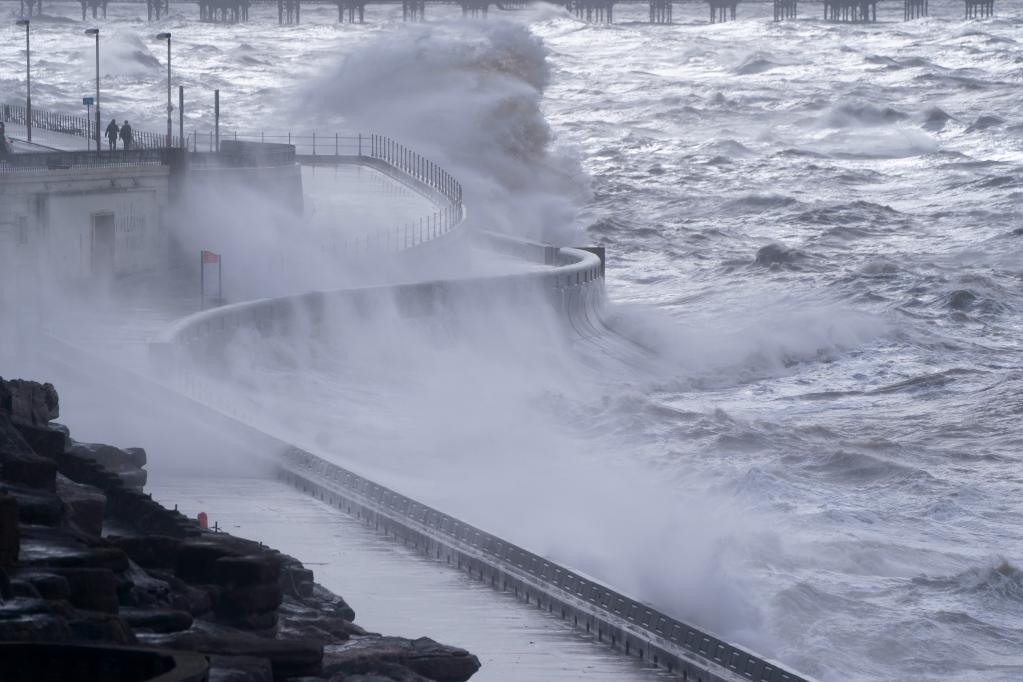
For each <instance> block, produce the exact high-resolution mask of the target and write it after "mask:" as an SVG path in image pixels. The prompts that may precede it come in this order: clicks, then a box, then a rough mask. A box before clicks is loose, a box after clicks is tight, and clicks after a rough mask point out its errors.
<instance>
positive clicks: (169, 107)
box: [156, 33, 174, 149]
mask: <svg viewBox="0 0 1023 682" xmlns="http://www.w3.org/2000/svg"><path fill="white" fill-rule="evenodd" d="M156 39H157V40H166V41H167V148H168V149H169V148H170V147H173V146H174V145H173V141H172V139H171V135H172V131H173V127H172V125H171V112H173V111H174V107H173V106H172V105H171V51H170V47H171V34H170V33H158V34H156Z"/></svg>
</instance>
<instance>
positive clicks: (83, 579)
mask: <svg viewBox="0 0 1023 682" xmlns="http://www.w3.org/2000/svg"><path fill="white" fill-rule="evenodd" d="M52 570H53V572H54V573H56V574H58V575H61V576H63V577H64V578H66V579H67V582H68V587H70V589H71V596H70V601H71V603H72V604H74V605H75V606H77V607H78V608H80V609H87V610H90V611H103V612H105V613H117V610H118V607H119V605H120V600H119V599H118V595H117V592H118V589H119V588H120V586H121V581H120V579H118V577H117V576H116V575H114V572H113V571H111V570H110V569H108V568H53V569H52Z"/></svg>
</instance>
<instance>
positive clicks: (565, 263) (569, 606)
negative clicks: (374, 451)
mask: <svg viewBox="0 0 1023 682" xmlns="http://www.w3.org/2000/svg"><path fill="white" fill-rule="evenodd" d="M392 170H393V169H392ZM459 198H460V197H459ZM471 238H472V239H473V240H475V241H476V242H477V243H480V244H481V245H484V246H486V247H487V248H489V249H491V250H494V251H497V252H499V253H503V254H506V255H509V256H514V257H515V258H517V259H520V260H523V261H526V262H528V263H531V264H533V265H535V266H541V267H534V268H532V269H531V270H529V271H526V272H519V273H514V274H506V275H500V276H494V277H474V278H468V279H459V280H438V281H429V282H419V283H413V284H400V285H389V286H374V287H363V288H355V289H344V290H335V291H323V292H311V293H306V294H302V295H297V296H287V297H280V298H271V299H263V300H257V301H249V302H245V303H238V304H234V305H228V306H224V307H221V308H216V309H213V310H207V311H203V312H200V313H196V314H194V315H191V316H189V317H186V318H184V319H182V320H180V321H178V322H177V323H175V324H174V325H172V326H171V327H170V328H168V329H167V330H165V331H164V332H163V333H162V334H160V335H159V336H158V337H157V338H156V339H155V340H154V341H153V342H152V344H151V347H150V348H151V355H152V359H153V361H154V362H155V363H156V365H157V367H158V368H159V370H161V371H162V372H163V375H164V376H165V377H168V378H170V379H171V381H172V383H173V385H176V386H189V385H190V384H191V382H190V381H189V376H190V375H194V373H195V372H196V370H198V368H199V367H200V366H202V365H205V366H207V367H208V366H209V364H210V363H209V361H210V360H211V359H213V360H215V358H217V356H219V355H221V354H223V353H225V352H226V351H227V347H228V345H229V343H230V342H231V340H232V338H233V337H234V335H235V334H237V333H239V332H243V331H244V332H245V333H246V334H249V335H251V333H252V332H253V331H255V332H257V333H258V334H259V335H260V336H262V337H272V336H276V335H286V334H289V333H296V332H309V333H312V334H316V333H318V332H320V331H322V330H323V329H324V328H326V325H327V322H328V320H329V319H331V318H333V317H334V315H333V314H332V313H333V312H338V311H339V310H341V309H346V310H348V311H355V312H368V311H372V310H376V309H378V308H379V307H380V306H383V305H391V306H393V308H394V309H396V310H397V311H398V313H399V314H401V315H406V316H423V315H429V314H432V313H434V312H437V311H440V310H443V309H445V308H446V307H447V306H451V305H455V304H457V303H459V302H461V301H472V300H486V301H488V302H489V303H490V304H492V303H493V301H495V300H497V301H501V302H502V303H508V304H512V303H515V302H528V303H532V304H536V303H537V302H538V301H541V302H542V301H546V302H547V303H549V304H550V305H551V306H553V308H554V310H555V311H556V312H557V313H558V314H559V317H560V318H561V319H563V320H564V321H565V322H566V324H568V325H570V326H571V327H572V329H573V330H574V332H576V333H578V334H580V335H583V336H596V335H599V334H602V333H604V327H603V323H602V319H601V312H602V308H603V305H604V301H605V293H604V264H603V262H602V259H601V258H600V257H598V256H597V255H596V254H594V253H591V252H590V251H587V250H583V249H576V248H567V247H555V246H550V245H545V244H537V243H533V242H528V241H523V240H519V239H516V238H513V237H510V236H507V235H501V234H496V233H490V232H485V231H475V232H473V233H472V234H471ZM186 392H187V389H186ZM241 426H242V428H245V429H251V430H252V431H253V432H255V433H261V432H259V431H258V430H257V429H255V428H254V427H250V426H248V425H241ZM261 435H263V436H264V437H266V435H265V434H261ZM266 442H268V443H270V442H273V443H274V447H273V448H272V449H274V450H276V454H277V459H276V460H275V461H276V464H277V467H278V471H279V473H280V476H281V477H282V478H283V479H284V480H286V481H288V482H290V483H291V484H293V485H296V486H297V487H299V488H301V489H302V490H304V491H306V492H308V493H310V494H312V495H314V496H316V497H318V498H319V499H321V500H324V501H326V502H329V503H331V504H332V505H334V506H336V507H338V508H340V509H342V510H344V511H346V512H348V513H351V514H353V515H356V516H357V517H358V518H360V519H361V520H363V521H364V522H365V523H367V524H369V525H371V526H373V527H374V528H376V529H378V530H379V531H381V532H383V533H385V534H387V535H390V536H393V537H394V538H396V539H400V540H401V541H403V542H404V543H405V544H410V545H412V546H414V547H415V548H416V549H417V550H418V551H420V552H421V553H423V554H424V555H426V556H429V557H431V558H434V559H443V560H445V561H447V562H448V563H449V564H451V565H453V566H456V567H457V568H459V569H461V570H463V571H465V572H467V573H468V574H470V575H471V576H473V577H474V578H478V579H480V580H482V581H485V582H487V583H489V584H490V585H491V586H492V587H494V588H495V589H498V590H504V591H513V592H514V593H515V594H516V596H518V597H519V598H520V599H523V600H525V601H527V602H529V603H531V604H536V605H537V606H538V608H541V609H544V610H546V611H549V612H551V613H553V614H556V615H558V616H560V617H561V618H563V619H565V620H571V621H572V623H573V624H574V625H575V626H576V627H578V628H580V629H585V631H587V632H590V633H593V634H594V635H595V636H596V637H597V639H598V640H599V641H602V642H604V643H606V644H608V645H610V646H612V647H614V648H616V649H618V650H620V651H622V652H623V653H625V654H627V655H630V656H633V657H637V658H640V659H642V660H643V661H645V662H647V663H651V664H654V665H657V666H660V667H661V668H664V669H667V670H669V671H671V672H673V673H675V674H678V675H680V676H681V678H682V679H685V680H695V681H696V682H737V681H738V680H755V681H757V682H807V678H805V677H802V676H800V675H797V674H794V673H791V672H788V671H786V670H784V669H783V668H782V667H781V666H779V665H778V664H776V663H775V662H773V661H768V660H765V659H763V658H761V657H759V656H757V655H755V654H753V653H751V652H749V651H746V650H745V649H742V648H740V647H736V646H733V645H731V644H729V643H728V642H725V641H723V640H722V639H720V638H718V637H716V636H714V635H712V634H710V633H707V632H704V631H702V630H700V629H698V628H695V627H693V626H691V625H688V624H686V623H684V622H682V621H679V620H677V619H675V618H672V617H671V616H669V615H667V614H665V613H662V612H660V611H657V610H656V609H654V608H653V607H651V606H649V605H647V604H643V603H641V602H639V601H637V600H635V599H632V598H631V597H629V596H627V595H624V594H622V593H620V592H617V591H615V590H613V589H612V588H610V587H609V586H607V585H604V584H602V583H600V582H598V581H596V580H593V579H591V578H589V577H587V576H584V575H582V574H580V573H578V572H576V571H573V570H571V569H569V568H567V567H565V566H561V565H558V564H556V563H553V562H551V561H549V560H547V559H545V558H544V557H542V556H539V555H537V554H534V553H532V552H530V551H528V550H526V549H524V548H522V547H518V546H516V545H513V544H511V543H508V542H506V541H504V540H502V539H501V538H499V537H496V536H494V535H491V534H489V533H487V532H486V531H484V530H482V529H479V528H476V527H473V526H471V525H469V524H466V523H463V522H461V521H459V520H458V519H456V518H454V517H451V516H449V515H447V514H444V513H443V512H441V511H439V510H436V509H432V508H430V507H428V506H426V505H423V504H421V503H419V502H417V501H415V500H413V499H411V498H408V497H406V496H404V495H401V494H400V493H397V492H395V491H393V490H391V489H389V488H387V487H385V486H381V485H379V484H376V483H374V482H373V481H370V480H368V479H365V478H363V477H361V476H359V475H357V474H355V473H354V472H351V471H349V470H347V469H345V468H343V467H340V466H338V465H336V464H334V463H332V462H328V461H327V460H324V459H323V458H320V457H318V456H316V455H315V454H313V453H310V452H307V451H305V450H301V449H298V448H296V447H294V446H292V445H290V444H287V443H284V442H281V441H279V440H277V439H274V438H269V437H267V438H266Z"/></svg>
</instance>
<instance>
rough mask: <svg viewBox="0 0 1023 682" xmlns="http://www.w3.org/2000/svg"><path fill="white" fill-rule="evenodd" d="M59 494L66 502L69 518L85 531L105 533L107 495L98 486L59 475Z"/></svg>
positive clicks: (90, 533)
mask: <svg viewBox="0 0 1023 682" xmlns="http://www.w3.org/2000/svg"><path fill="white" fill-rule="evenodd" d="M57 496H58V497H59V498H60V500H61V501H62V502H63V503H64V508H65V510H66V516H67V520H68V521H69V522H70V523H72V524H73V525H74V526H75V527H76V528H78V529H79V530H81V531H82V532H83V533H87V534H89V535H95V536H97V537H99V536H101V535H102V534H103V513H104V511H105V510H106V506H107V497H106V495H104V494H103V493H102V492H101V491H100V490H99V489H98V488H94V487H92V486H90V485H82V484H81V483H75V482H74V481H71V480H70V479H68V478H66V477H64V476H59V475H58V476H57Z"/></svg>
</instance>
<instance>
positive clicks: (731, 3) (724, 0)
mask: <svg viewBox="0 0 1023 682" xmlns="http://www.w3.org/2000/svg"><path fill="white" fill-rule="evenodd" d="M707 4H709V5H710V23H712V24H717V23H720V22H723V21H734V20H735V6H736V5H738V4H739V0H708V3H707Z"/></svg>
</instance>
